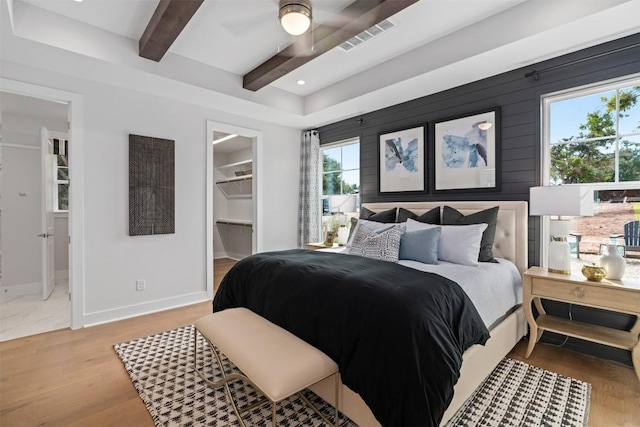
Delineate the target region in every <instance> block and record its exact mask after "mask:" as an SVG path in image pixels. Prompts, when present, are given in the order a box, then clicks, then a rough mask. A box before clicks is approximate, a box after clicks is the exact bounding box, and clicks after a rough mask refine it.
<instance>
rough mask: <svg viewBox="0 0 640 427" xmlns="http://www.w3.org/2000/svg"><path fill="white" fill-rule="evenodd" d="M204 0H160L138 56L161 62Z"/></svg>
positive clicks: (145, 31) (139, 44) (141, 39)
mask: <svg viewBox="0 0 640 427" xmlns="http://www.w3.org/2000/svg"><path fill="white" fill-rule="evenodd" d="M203 2H204V0H160V2H159V3H158V7H156V11H155V12H154V13H153V16H152V17H151V19H150V20H149V23H148V24H147V28H146V29H145V30H144V33H143V34H142V37H140V41H139V42H138V54H139V55H140V56H141V57H143V58H147V59H151V60H152V61H156V62H160V60H161V59H162V57H163V56H164V54H165V53H167V51H168V50H169V48H170V47H171V45H172V44H173V42H174V41H176V39H177V38H178V36H179V35H180V33H181V32H182V30H183V29H184V27H186V26H187V23H188V22H189V20H190V19H191V18H192V17H193V15H194V14H195V13H196V11H197V10H198V8H199V7H200V5H201V4H202V3H203Z"/></svg>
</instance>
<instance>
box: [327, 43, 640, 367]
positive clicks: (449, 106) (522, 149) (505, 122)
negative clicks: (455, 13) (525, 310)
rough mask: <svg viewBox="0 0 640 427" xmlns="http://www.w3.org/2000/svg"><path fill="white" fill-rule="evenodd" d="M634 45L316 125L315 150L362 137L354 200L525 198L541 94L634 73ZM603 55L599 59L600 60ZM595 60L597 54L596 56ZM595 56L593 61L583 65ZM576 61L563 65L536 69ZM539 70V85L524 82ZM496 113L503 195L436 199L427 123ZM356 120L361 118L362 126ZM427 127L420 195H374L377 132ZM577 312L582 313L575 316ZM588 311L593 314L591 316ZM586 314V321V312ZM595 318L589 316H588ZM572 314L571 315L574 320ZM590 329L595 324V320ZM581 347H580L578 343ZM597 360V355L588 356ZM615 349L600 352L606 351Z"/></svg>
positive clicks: (533, 247) (638, 60)
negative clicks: (496, 109) (489, 111)
mask: <svg viewBox="0 0 640 427" xmlns="http://www.w3.org/2000/svg"><path fill="white" fill-rule="evenodd" d="M638 43H640V33H639V34H634V35H632V36H628V37H625V38H622V39H618V40H614V41H611V42H608V43H604V44H601V45H598V46H594V47H592V48H589V49H585V50H581V51H578V52H574V53H571V54H569V55H564V56H561V57H557V58H554V59H550V60H547V61H544V62H541V63H538V64H535V65H532V66H528V67H525V68H520V69H517V70H513V71H509V72H507V73H503V74H499V75H497V76H493V77H489V78H487V79H484V80H479V81H476V82H472V83H469V84H466V85H463V86H459V87H456V88H453V89H449V90H446V91H444V92H439V93H436V94H433V95H429V96H425V97H422V98H418V99H415V100H412V101H408V102H405V103H402V104H398V105H394V106H392V107H388V108H385V109H382V110H378V111H374V112H371V113H368V114H364V115H362V116H357V117H353V118H350V119H346V120H342V121H340V122H337V123H333V124H330V125H326V126H322V127H320V128H319V129H318V130H319V131H320V141H321V144H323V145H324V144H329V143H332V142H336V141H341V140H344V139H347V138H352V137H360V168H361V169H360V194H361V198H362V201H363V202H391V201H408V200H414V201H433V200H443V201H448V200H449V201H451V200H527V201H528V200H529V188H530V187H532V186H535V185H540V182H541V178H540V161H541V158H540V156H541V151H540V126H541V123H540V120H541V118H540V111H541V107H540V99H541V96H542V95H545V94H549V93H553V92H557V91H561V90H565V89H569V88H574V87H578V86H583V85H587V84H591V83H596V82H601V81H605V80H609V79H614V78H617V77H623V76H627V75H630V74H634V73H640V47H638V46H635V47H632V48H628V49H622V50H620V51H618V52H615V53H611V54H604V53H606V52H611V51H615V50H619V49H621V48H625V47H629V46H632V45H636V44H638ZM603 54H604V55H603ZM599 55H600V56H599ZM590 57H594V58H592V59H587V58H590ZM574 61H580V62H577V63H574V64H573V65H568V66H566V67H559V68H557V69H554V70H549V71H546V72H542V70H544V69H547V68H551V67H556V66H559V65H562V64H567V63H570V62H574ZM532 70H538V71H539V80H537V81H536V80H535V79H534V78H533V77H528V78H525V77H524V75H525V73H527V72H529V71H532ZM496 106H499V107H500V108H501V109H502V115H501V118H502V125H501V135H502V140H501V142H502V151H501V174H500V175H501V176H500V178H501V184H502V185H501V191H500V192H470V193H464V194H460V193H458V194H441V193H438V194H435V193H434V192H433V190H434V171H433V166H432V161H433V155H434V145H433V140H434V137H433V123H434V121H436V120H441V119H445V118H448V117H452V116H457V115H463V114H467V113H474V112H477V111H482V110H485V109H490V108H492V107H496ZM359 119H362V121H360V120H359ZM424 123H428V132H427V147H428V149H427V156H428V159H427V174H426V175H427V189H428V191H425V192H424V193H423V194H420V195H417V196H415V195H412V196H409V197H407V196H402V195H397V194H394V195H382V196H381V195H378V164H377V155H378V134H379V133H383V132H387V131H390V130H395V129H401V128H404V127H413V126H415V125H420V124H424ZM539 234H540V230H539V219H538V218H536V217H532V218H530V219H529V264H530V265H539V264H540V262H539V255H538V253H539V244H540V242H539ZM578 312H579V313H580V312H581V311H580V310H578ZM591 313H593V310H591ZM585 316H586V317H587V318H588V319H589V316H592V315H591V314H589V313H587V314H585ZM592 317H593V316H592ZM575 318H576V316H575V311H574V319H575ZM614 318H615V319H614V321H612V322H606V321H605V323H608V324H611V325H612V326H614V327H621V328H626V327H627V325H628V323H629V319H628V316H622V317H620V316H617V317H616V316H614ZM591 320H592V321H596V323H599V319H598V320H593V319H591ZM578 346H579V345H578ZM584 351H588V352H592V353H597V354H599V355H601V354H602V351H601V350H598V351H589V350H584ZM608 351H612V352H614V351H615V350H612V349H609V348H607V349H606V352H608ZM607 357H612V358H615V359H617V360H621V361H623V362H625V363H629V362H630V357H629V355H628V352H622V353H619V354H612V353H607Z"/></svg>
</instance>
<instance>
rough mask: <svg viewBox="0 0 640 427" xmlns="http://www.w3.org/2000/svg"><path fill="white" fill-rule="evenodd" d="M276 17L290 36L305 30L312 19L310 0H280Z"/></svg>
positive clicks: (297, 34)
mask: <svg viewBox="0 0 640 427" xmlns="http://www.w3.org/2000/svg"><path fill="white" fill-rule="evenodd" d="M278 19H280V24H281V25H282V28H284V30H285V31H286V32H287V33H289V34H291V35H292V36H299V35H301V34H304V33H306V32H307V30H308V29H309V27H310V26H311V22H312V20H313V14H312V12H311V1H310V0H280V5H279V12H278Z"/></svg>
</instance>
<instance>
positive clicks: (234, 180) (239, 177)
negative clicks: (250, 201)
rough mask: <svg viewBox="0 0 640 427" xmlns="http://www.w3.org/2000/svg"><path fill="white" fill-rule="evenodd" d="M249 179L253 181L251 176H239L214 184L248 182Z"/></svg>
mask: <svg viewBox="0 0 640 427" xmlns="http://www.w3.org/2000/svg"><path fill="white" fill-rule="evenodd" d="M250 179H253V175H240V176H236V177H233V178H229V179H221V180H220V181H216V184H218V185H220V184H228V183H230V182H240V181H248V180H250Z"/></svg>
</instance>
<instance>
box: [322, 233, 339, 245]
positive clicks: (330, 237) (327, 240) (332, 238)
mask: <svg viewBox="0 0 640 427" xmlns="http://www.w3.org/2000/svg"><path fill="white" fill-rule="evenodd" d="M336 239H337V233H336V232H335V231H327V232H326V234H325V235H324V245H325V246H333V244H334V243H335V242H336Z"/></svg>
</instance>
